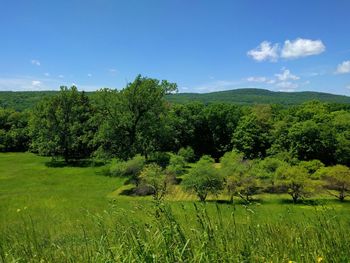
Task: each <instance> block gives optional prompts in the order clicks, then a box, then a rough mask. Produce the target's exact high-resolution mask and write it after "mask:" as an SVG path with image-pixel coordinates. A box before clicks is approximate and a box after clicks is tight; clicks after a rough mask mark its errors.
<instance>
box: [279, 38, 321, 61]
mask: <svg viewBox="0 0 350 263" xmlns="http://www.w3.org/2000/svg"><path fill="white" fill-rule="evenodd" d="M325 50H326V47H325V45H324V44H323V43H322V41H321V40H311V39H303V38H298V39H296V40H294V41H290V40H286V41H285V42H284V46H283V48H282V51H281V57H282V58H290V59H293V58H300V57H306V56H312V55H318V54H320V53H322V52H324V51H325Z"/></svg>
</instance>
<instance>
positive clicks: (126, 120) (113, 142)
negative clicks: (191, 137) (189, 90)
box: [95, 75, 176, 159]
mask: <svg viewBox="0 0 350 263" xmlns="http://www.w3.org/2000/svg"><path fill="white" fill-rule="evenodd" d="M173 91H176V84H174V83H169V82H168V81H166V80H163V81H161V82H160V81H159V80H156V79H151V78H147V77H142V76H141V75H139V76H137V77H136V78H135V80H134V81H133V82H132V83H129V84H128V85H127V86H126V88H124V89H122V90H121V91H114V90H106V89H105V90H101V91H99V93H98V94H97V98H96V101H97V103H98V109H99V111H98V114H97V116H96V120H97V121H101V123H100V124H99V131H98V133H97V134H96V137H95V142H96V144H97V145H98V146H99V147H100V148H102V149H103V150H104V151H107V152H110V153H111V155H114V156H116V157H118V158H122V159H127V158H130V157H132V156H134V155H135V154H137V153H139V154H142V155H144V156H146V158H147V157H148V155H149V154H150V153H152V152H154V151H156V150H157V148H158V145H157V135H159V134H160V133H161V132H160V130H161V128H162V121H161V119H162V116H163V115H164V113H165V101H164V96H165V94H167V93H169V92H173Z"/></svg>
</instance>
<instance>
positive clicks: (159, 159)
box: [150, 152, 170, 168]
mask: <svg viewBox="0 0 350 263" xmlns="http://www.w3.org/2000/svg"><path fill="white" fill-rule="evenodd" d="M150 162H155V163H156V164H158V165H159V166H161V167H162V168H165V167H167V166H168V165H169V162H170V153H167V152H154V153H153V154H152V155H151V156H150Z"/></svg>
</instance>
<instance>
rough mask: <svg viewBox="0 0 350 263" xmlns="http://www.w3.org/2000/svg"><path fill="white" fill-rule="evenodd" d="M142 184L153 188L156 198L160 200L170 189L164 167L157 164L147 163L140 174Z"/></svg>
mask: <svg viewBox="0 0 350 263" xmlns="http://www.w3.org/2000/svg"><path fill="white" fill-rule="evenodd" d="M140 182H141V186H148V187H150V188H151V189H152V195H153V198H154V200H156V201H160V200H161V199H163V198H164V196H165V195H166V193H167V190H168V182H167V178H166V175H165V173H164V171H163V170H162V168H161V167H160V166H159V165H157V164H154V163H153V164H149V165H146V166H145V167H144V168H143V170H142V171H141V174H140Z"/></svg>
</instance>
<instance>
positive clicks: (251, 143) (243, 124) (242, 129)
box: [232, 107, 271, 159]
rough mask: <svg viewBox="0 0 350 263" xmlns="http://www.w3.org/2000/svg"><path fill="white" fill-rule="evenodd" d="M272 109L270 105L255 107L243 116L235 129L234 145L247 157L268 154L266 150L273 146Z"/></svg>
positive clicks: (251, 157)
mask: <svg viewBox="0 0 350 263" xmlns="http://www.w3.org/2000/svg"><path fill="white" fill-rule="evenodd" d="M253 109H254V108H253ZM270 110H271V109H270V108H269V107H263V108H261V107H259V108H255V111H253V112H252V113H250V114H248V115H245V116H243V117H242V118H241V120H240V121H239V123H238V126H237V129H236V130H235V131H234V133H233V136H232V142H233V146H234V148H235V149H237V150H239V151H241V152H243V153H244V155H245V157H246V158H249V159H253V158H258V157H260V158H261V157H264V156H266V152H267V150H268V148H269V147H270V146H271V135H270V129H271V124H270V119H271V112H270Z"/></svg>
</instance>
